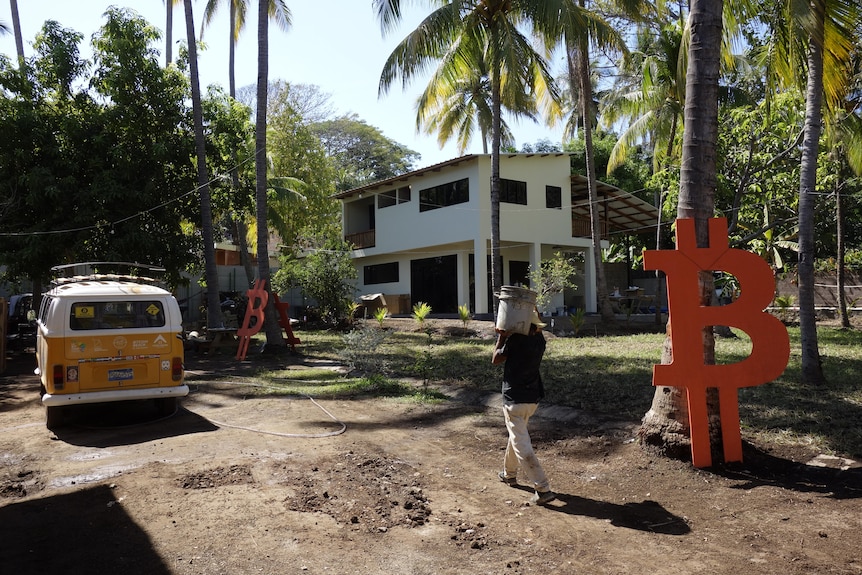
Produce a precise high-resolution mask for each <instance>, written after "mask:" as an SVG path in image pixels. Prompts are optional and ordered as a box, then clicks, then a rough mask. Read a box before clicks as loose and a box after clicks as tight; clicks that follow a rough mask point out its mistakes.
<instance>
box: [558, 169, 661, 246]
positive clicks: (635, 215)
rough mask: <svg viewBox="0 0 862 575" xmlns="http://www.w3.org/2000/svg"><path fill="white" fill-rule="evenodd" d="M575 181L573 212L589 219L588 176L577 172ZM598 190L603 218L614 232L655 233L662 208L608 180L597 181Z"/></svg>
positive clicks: (612, 232) (573, 181)
mask: <svg viewBox="0 0 862 575" xmlns="http://www.w3.org/2000/svg"><path fill="white" fill-rule="evenodd" d="M571 180H572V213H573V214H574V215H575V216H578V217H581V218H586V219H589V218H590V193H589V188H588V186H587V178H586V177H585V176H582V175H580V174H575V175H573V176H572V178H571ZM596 191H597V193H598V198H599V217H601V218H602V221H604V222H606V224H607V228H608V232H609V233H610V234H611V235H613V234H622V233H627V234H636V235H637V234H646V233H652V234H654V233H655V228H656V225H657V224H658V208H656V207H655V206H654V205H652V204H650V203H649V202H645V201H643V200H641V199H640V198H638V197H636V196H634V195H632V194H631V193H629V192H625V191H623V190H621V189H620V188H618V187H616V186H612V185H610V184H606V183H604V182H596Z"/></svg>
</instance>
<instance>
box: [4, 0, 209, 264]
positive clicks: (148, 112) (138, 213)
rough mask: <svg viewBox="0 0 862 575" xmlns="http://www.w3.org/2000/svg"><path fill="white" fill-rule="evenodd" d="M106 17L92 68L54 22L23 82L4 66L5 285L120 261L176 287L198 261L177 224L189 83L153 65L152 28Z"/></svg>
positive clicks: (185, 203) (186, 172) (190, 180)
mask: <svg viewBox="0 0 862 575" xmlns="http://www.w3.org/2000/svg"><path fill="white" fill-rule="evenodd" d="M106 16H107V19H106V23H105V25H104V26H103V27H102V29H101V30H100V31H99V33H98V34H97V35H96V36H95V38H94V63H92V64H91V63H89V62H86V61H84V60H81V59H80V57H79V53H78V45H79V43H80V41H81V35H80V34H77V33H75V32H73V31H70V30H64V29H62V28H60V26H59V25H58V24H57V23H56V22H51V21H49V22H46V24H45V26H44V28H43V31H42V32H41V33H40V35H39V36H37V38H36V42H35V43H34V48H35V55H34V56H33V57H32V58H31V59H30V60H29V61H27V62H25V64H24V67H23V68H22V70H23V71H24V75H22V74H21V73H19V72H18V71H17V70H14V69H13V68H12V66H11V63H10V62H9V60H8V59H2V60H0V83H2V85H3V88H4V91H3V96H2V99H0V105H2V106H3V108H4V113H3V114H0V123H2V126H3V129H4V133H6V134H8V136H7V137H6V138H4V139H3V142H2V143H0V155H2V161H0V186H2V188H3V189H4V194H3V195H4V197H6V198H8V202H9V210H8V211H7V212H6V213H4V214H3V215H2V216H0V217H2V218H3V228H4V230H6V231H5V232H4V233H5V234H8V235H7V236H6V237H4V241H3V242H0V246H2V248H0V251H2V254H0V259H2V261H3V263H5V264H6V265H7V271H8V273H9V275H10V276H13V277H21V276H31V277H33V278H34V279H42V280H44V279H47V277H48V273H49V268H50V267H51V266H53V265H57V264H61V263H68V262H71V261H81V260H122V261H141V262H148V263H154V264H159V265H162V266H164V267H166V268H167V269H168V270H169V273H170V276H171V278H172V279H173V281H178V279H179V272H180V270H183V269H185V268H186V267H187V266H188V265H189V264H190V262H192V261H194V260H195V259H196V258H197V257H198V256H197V254H196V253H195V243H194V238H193V237H192V236H190V235H188V234H187V226H185V225H184V224H185V223H186V222H187V221H188V220H189V219H191V218H193V217H194V214H195V209H196V206H195V205H194V203H193V202H190V199H189V197H188V196H189V193H190V192H191V191H192V190H193V189H194V172H193V170H192V166H191V163H190V161H189V159H190V157H191V153H192V151H193V148H192V144H193V142H192V140H191V139H190V138H189V137H188V125H189V117H188V115H187V109H186V107H185V97H186V94H187V91H186V87H187V85H186V82H185V79H184V78H183V76H182V74H181V73H180V72H178V71H177V70H170V69H169V70H165V69H163V68H161V67H160V66H159V65H158V62H157V61H156V58H157V53H156V52H155V51H154V50H153V49H152V47H151V44H152V42H153V41H155V40H157V39H158V32H157V31H156V30H155V29H154V28H152V27H151V26H149V24H147V23H146V22H145V21H143V20H141V19H140V18H138V17H136V16H132V15H131V14H130V13H129V12H128V11H124V10H117V9H111V10H109V11H108V12H107V13H106ZM91 70H92V71H91ZM87 84H89V85H90V86H91V90H83V89H82V88H81V86H85V85H87ZM7 238H8V240H9V241H6V239H7Z"/></svg>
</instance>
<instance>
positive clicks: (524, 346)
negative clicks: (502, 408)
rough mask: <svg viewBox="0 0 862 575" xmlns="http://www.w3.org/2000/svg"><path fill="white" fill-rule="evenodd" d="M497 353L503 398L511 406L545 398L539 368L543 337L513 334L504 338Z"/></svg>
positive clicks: (538, 334) (542, 352) (543, 344)
mask: <svg viewBox="0 0 862 575" xmlns="http://www.w3.org/2000/svg"><path fill="white" fill-rule="evenodd" d="M500 353H501V354H502V355H504V356H506V363H505V364H504V366H503V397H504V398H505V399H506V400H507V401H511V402H513V403H538V402H539V400H540V399H542V398H543V397H545V389H544V387H543V386H542V375H541V374H540V373H539V365H540V364H541V363H542V356H543V355H544V353H545V336H543V335H542V333H541V332H538V333H534V334H531V335H522V334H519V333H514V334H512V335H510V336H509V337H508V339H506V342H505V343H504V344H503V347H502V349H501V350H500Z"/></svg>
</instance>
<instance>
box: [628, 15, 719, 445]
mask: <svg viewBox="0 0 862 575" xmlns="http://www.w3.org/2000/svg"><path fill="white" fill-rule="evenodd" d="M689 21H690V22H691V42H690V45H689V60H688V70H687V72H686V97H685V128H684V132H683V152H682V166H681V169H680V194H679V207H678V209H677V217H678V218H693V219H694V220H695V233H696V239H697V245H698V247H708V246H709V230H708V220H709V219H710V218H711V217H712V215H713V210H714V202H715V189H716V187H717V177H716V144H717V140H718V75H719V56H720V50H721V27H722V0H692V3H691V13H690V15H689ZM698 276H699V277H698V288H699V290H700V305H703V306H708V305H710V304H711V303H712V295H713V294H714V291H715V290H714V289H713V282H712V273H711V272H708V271H704V272H701V273H700V274H698ZM672 311H673V310H672ZM683 311H684V310H683ZM672 320H673V318H672V317H671V318H670V319H669V320H668V326H667V329H668V337H667V339H666V341H665V351H664V353H663V354H662V363H663V364H664V363H668V362H669V360H670V359H672V357H673V349H672V342H671V340H670V332H671V323H672ZM680 336H683V337H685V334H677V337H680ZM690 336H692V337H694V336H695V334H690ZM700 337H701V341H702V342H703V361H704V364H707V365H708V364H714V363H715V339H714V336H713V334H712V328H711V326H706V327H704V328H703V329H702V330H701V333H700ZM682 383H683V382H680V384H682ZM686 398H687V393H686V392H685V390H684V389H683V388H682V387H679V386H674V387H666V386H658V387H656V392H655V395H654V397H653V403H652V406H651V408H650V410H649V411H648V412H647V413H646V415H644V418H643V421H642V425H641V428H640V430H639V433H638V435H639V437H640V439H641V441H642V442H643V443H645V444H647V445H651V446H654V447H657V448H658V449H659V450H661V451H662V452H663V453H665V454H666V455H669V456H675V455H679V454H681V453H683V452H684V449H683V446H684V445H683V442H687V439H688V437H689V436H690V429H689V422H688V416H687V414H688V407H687V405H686ZM707 410H708V413H709V420H710V430H709V433H710V440H711V441H710V443H711V445H712V448H713V452H714V453H721V451H722V450H721V429H720V427H719V426H718V425H715V423H717V422H718V421H719V419H718V417H715V415H716V414H717V413H718V393H717V392H716V390H714V389H712V390H709V392H708V398H707Z"/></svg>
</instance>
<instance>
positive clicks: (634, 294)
mask: <svg viewBox="0 0 862 575" xmlns="http://www.w3.org/2000/svg"><path fill="white" fill-rule="evenodd" d="M608 299H610V300H611V303H615V304H617V307H618V308H619V310H620V311H621V312H622V313H649V308H650V307H651V306H652V305H653V304H654V303H655V296H654V295H644V294H643V293H640V291H627V292H626V293H625V294H624V295H623V294H620V295H611V296H609V298H608Z"/></svg>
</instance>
